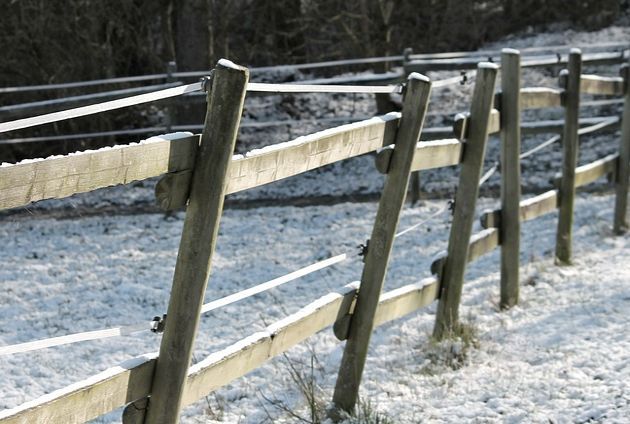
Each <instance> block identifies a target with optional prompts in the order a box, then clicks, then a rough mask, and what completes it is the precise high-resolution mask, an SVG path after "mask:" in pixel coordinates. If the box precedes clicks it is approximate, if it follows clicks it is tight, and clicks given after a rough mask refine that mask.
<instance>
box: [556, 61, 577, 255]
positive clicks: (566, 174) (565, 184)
mask: <svg viewBox="0 0 630 424" xmlns="http://www.w3.org/2000/svg"><path fill="white" fill-rule="evenodd" d="M564 75H566V76H564ZM564 75H562V74H561V80H560V81H561V85H565V86H564V87H562V88H564V96H565V97H564V110H565V112H564V113H565V115H564V116H565V117H564V130H563V132H562V179H561V181H560V198H559V200H558V209H559V213H558V231H557V233H556V263H558V264H560V265H562V264H564V265H568V264H570V263H571V239H572V227H573V204H574V198H575V168H576V167H577V160H578V149H579V138H578V129H579V126H578V118H579V115H580V78H581V76H582V53H581V52H580V50H579V49H571V53H570V54H569V64H568V74H567V73H566V72H565V73H564Z"/></svg>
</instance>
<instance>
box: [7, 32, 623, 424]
mask: <svg viewBox="0 0 630 424" xmlns="http://www.w3.org/2000/svg"><path fill="white" fill-rule="evenodd" d="M628 36H630V28H627V27H612V28H608V29H605V30H602V31H598V32H589V33H577V32H571V31H564V32H562V33H558V34H555V33H550V34H542V35H538V36H537V37H536V38H533V37H528V36H522V35H521V36H520V38H512V39H509V40H507V41H506V40H504V41H502V42H501V43H499V44H500V46H501V47H503V46H505V45H511V46H512V47H515V48H518V47H524V46H531V45H551V44H558V43H565V42H566V43H569V44H571V43H581V42H585V41H588V42H599V41H613V40H627V37H628ZM589 71H591V72H593V73H597V74H600V75H604V74H611V73H612V72H613V69H612V68H611V67H601V68H593V69H589ZM455 74H456V73H448V72H441V73H429V76H430V77H431V79H432V80H438V79H443V78H448V77H451V76H454V75H455ZM614 75H616V69H615V70H614ZM523 76H524V78H525V83H524V84H523V86H534V85H541V86H548V87H555V86H556V78H557V75H555V74H553V73H552V72H549V71H548V70H535V71H533V70H525V71H524V72H523ZM472 87H473V86H472V85H470V84H469V85H465V86H456V87H446V88H445V89H444V90H440V91H439V92H438V93H437V94H434V98H433V100H432V102H431V106H432V110H431V111H432V112H436V111H437V112H440V113H442V112H444V111H455V110H460V111H465V110H467V108H468V104H467V103H468V101H469V96H470V93H471V92H472ZM352 98H353V99H354V100H349V97H348V96H330V95H321V94H307V95H299V96H298V95H295V96H287V97H282V96H270V97H255V98H251V99H249V103H248V104H247V110H246V111H245V114H246V115H247V116H248V117H249V118H255V119H259V120H265V119H268V118H270V117H273V118H274V119H300V120H305V121H304V124H303V125H302V126H301V127H299V128H296V129H293V130H290V131H289V134H287V131H286V129H284V128H276V129H272V130H269V132H267V133H264V134H263V135H261V133H260V132H249V131H243V132H242V133H241V138H240V143H241V145H240V146H239V149H240V150H239V151H240V152H247V151H250V154H255V153H254V152H252V151H254V150H255V149H257V148H260V147H263V146H267V145H270V144H273V143H275V142H278V141H284V140H286V139H290V140H291V139H294V138H295V136H299V135H301V134H307V133H311V132H314V131H317V130H322V129H323V128H322V127H321V125H319V124H317V123H314V122H311V121H308V119H312V118H321V117H327V116H339V115H341V116H350V115H353V114H354V115H360V114H370V113H373V112H374V109H373V108H374V106H373V98H372V97H371V96H368V95H356V96H353V97H352ZM604 112H605V113H609V114H610V113H613V114H614V113H617V112H618V109H614V108H607V109H604ZM589 113H590V114H591V115H592V114H593V111H592V110H590V111H589ZM524 115H525V117H527V118H528V120H540V119H554V118H556V119H557V118H559V117H560V116H561V114H560V111H545V112H544V114H543V112H540V111H532V112H528V113H527V114H524ZM428 121H429V123H430V124H431V125H441V124H444V125H446V124H448V123H449V122H446V121H444V119H443V118H441V117H439V116H430V117H428ZM296 131H298V132H299V133H297V134H296V133H295V132H296ZM179 136H182V135H178V136H177V137H179ZM618 137H619V132H613V133H608V134H604V135H592V136H588V137H583V138H581V146H580V163H586V162H591V161H592V160H593V159H595V158H599V157H603V156H605V155H607V154H610V153H612V152H613V151H615V150H616V149H617V146H618V141H617V140H618ZM544 138H545V137H544V136H535V137H528V138H526V139H524V140H523V150H527V149H529V148H530V147H532V146H533V145H535V144H538V143H539V142H540V141H541V140H542V139H544ZM298 140H300V138H298V139H296V140H294V141H293V142H289V143H300V142H304V139H302V140H301V141H298ZM152 141H154V140H152V139H149V140H146V141H145V142H152ZM271 149H273V147H271ZM266 151H267V150H263V151H262V152H263V153H264V152H266ZM498 154H499V147H498V143H497V142H496V139H493V140H491V142H490V145H489V148H488V155H487V157H488V158H487V164H486V165H488V164H491V163H492V162H494V161H495V160H496V158H497V157H498ZM560 157H561V152H560V149H559V144H558V143H557V144H556V145H554V146H553V147H552V148H550V149H549V150H547V151H546V152H545V154H543V155H538V156H535V157H531V158H527V159H526V160H524V161H523V165H524V167H523V168H524V170H523V175H524V178H525V180H524V189H525V190H526V191H528V192H530V193H540V192H542V191H544V190H546V189H548V188H550V183H549V181H550V180H551V178H553V175H554V174H555V172H556V170H558V169H559V166H558V164H559V163H560ZM2 166H6V165H5V164H3V165H2ZM382 181H383V180H382V176H380V175H379V174H378V172H376V171H375V169H374V165H373V158H372V157H370V156H363V157H359V158H356V159H353V160H349V161H345V162H343V163H340V164H335V165H332V166H328V167H326V168H325V169H321V170H318V171H314V172H310V173H307V174H305V175H302V176H300V177H296V178H291V179H288V180H286V181H282V182H278V183H275V184H273V185H268V186H264V187H261V188H259V189H256V190H252V191H250V192H248V193H243V194H240V195H239V196H233V197H232V199H234V200H251V199H271V200H273V201H277V202H278V203H279V204H280V201H281V200H286V199H290V198H296V197H297V198H299V197H301V196H303V195H305V194H308V195H309V196H326V195H334V196H343V195H357V194H358V195H366V196H369V195H375V194H377V193H379V192H380V190H381V188H382ZM456 181H457V173H456V171H454V170H453V169H452V168H451V169H441V170H435V171H430V172H429V171H427V172H423V173H422V182H423V188H424V189H425V190H426V191H428V192H430V193H436V194H439V195H440V196H442V197H444V198H446V197H448V196H447V195H448V194H451V193H452V192H453V188H454V184H455V183H456ZM498 181H499V178H498V174H497V175H495V176H494V177H493V178H491V179H490V181H489V183H488V184H489V187H490V188H489V190H490V191H491V190H495V191H496V189H497V187H498ZM153 185H154V182H138V183H134V184H130V185H128V186H125V187H117V188H113V189H106V190H100V191H97V192H94V193H89V194H86V195H81V196H75V197H73V198H71V199H68V200H55V201H46V202H41V203H39V204H37V205H34V206H33V207H31V208H29V209H28V210H27V211H28V213H22V214H15V215H11V216H4V219H3V220H1V221H0V240H1V241H2V243H3V249H2V250H0V261H1V262H2V263H3V264H4V266H3V267H2V268H0V281H2V290H1V291H0V345H9V344H14V343H21V342H25V341H30V340H35V339H41V338H45V337H54V336H58V335H62V334H68V333H72V332H79V331H89V330H96V329H101V328H108V327H112V326H117V325H126V324H131V323H137V322H145V321H148V320H150V319H151V318H152V317H153V316H156V315H158V316H160V315H161V314H162V313H164V311H166V307H167V304H168V297H169V291H170V285H171V279H172V275H173V269H174V265H175V260H176V255H177V248H178V244H179V240H180V237H181V230H182V225H183V213H176V214H174V215H172V216H169V217H163V216H161V215H158V214H142V213H139V214H133V215H107V214H100V215H95V216H89V215H88V216H82V217H81V216H80V217H78V218H76V219H74V220H67V219H55V218H54V216H53V215H51V214H50V213H49V211H51V210H57V209H58V208H62V212H63V209H64V208H67V209H71V210H72V209H75V210H76V211H77V214H79V215H80V214H82V213H84V211H85V210H91V209H89V208H93V209H94V210H99V207H101V206H103V205H104V206H106V207H114V208H116V207H120V206H129V205H131V206H133V207H137V206H138V205H142V204H144V203H146V204H148V203H150V202H152V201H153V194H152V190H153ZM603 185H604V183H602V182H600V183H597V184H595V185H594V186H595V187H596V188H600V189H601V187H602V186H603ZM497 203H498V202H497V201H496V200H493V199H488V198H486V199H481V200H480V205H479V207H478V210H484V208H494V207H496V206H497ZM613 203H614V198H613V196H612V195H611V194H604V195H594V194H588V193H584V192H581V193H579V194H578V198H577V200H576V215H575V220H574V228H575V233H574V240H573V241H574V256H575V261H574V264H573V266H570V267H556V266H555V265H553V258H552V257H553V248H554V243H555V228H556V220H557V214H555V213H554V214H550V215H547V216H545V217H541V218H538V219H536V220H534V221H531V222H527V223H525V224H524V225H523V231H522V249H521V260H522V261H521V262H522V268H521V273H522V275H521V281H522V287H521V301H520V304H519V306H518V307H515V308H513V309H511V310H509V311H504V312H499V311H498V304H499V292H498V290H499V281H500V276H499V263H498V257H499V254H498V251H495V252H493V253H491V254H488V255H486V256H484V257H482V258H481V259H479V260H478V261H476V262H474V263H473V264H471V266H470V267H469V269H468V272H467V275H466V281H467V283H466V286H465V287H464V293H463V298H462V309H461V316H462V318H463V321H464V322H467V323H468V324H469V325H470V326H472V327H473V328H475V329H476V333H477V343H476V344H475V345H474V346H471V347H466V346H465V345H464V344H463V343H462V342H458V341H455V342H452V343H446V344H436V343H434V342H432V341H431V340H430V337H429V336H430V334H431V330H432V325H433V322H434V317H435V309H436V307H435V304H433V305H432V306H430V307H427V308H424V309H422V310H420V311H418V312H417V313H414V314H411V315H410V316H408V317H407V318H404V319H400V320H396V321H393V322H391V323H388V324H385V325H383V326H381V327H380V328H379V329H377V330H376V331H375V332H374V335H373V336H372V340H371V345H370V351H369V355H368V362H367V364H366V368H365V374H364V379H363V384H362V389H361V390H362V392H361V396H362V397H363V398H364V399H367V400H369V401H370V402H371V403H372V405H374V406H375V407H376V408H377V409H378V410H380V411H385V412H386V413H387V414H388V415H389V416H390V417H392V419H394V420H395V422H401V423H412V422H424V421H427V422H447V423H458V422H470V421H474V420H475V421H479V422H553V423H564V422H589V421H590V422H593V421H600V422H603V421H605V422H613V423H615V422H618V423H621V422H627V417H628V416H630V395H629V393H630V387H629V386H630V334H629V333H628V331H627V316H628V312H629V311H630V286H629V285H628V282H629V281H630V266H628V265H627V264H628V257H629V255H630V237H629V236H628V235H626V236H622V237H615V236H613V235H612V233H611V230H610V226H611V222H612V209H613ZM444 204H445V200H426V201H425V202H423V203H422V204H421V205H419V206H416V207H406V208H405V209H404V211H403V214H402V217H401V222H400V226H399V230H403V229H405V228H408V227H410V226H411V225H413V224H415V223H417V222H420V221H422V220H425V219H426V218H427V217H428V216H431V215H432V214H433V213H435V211H438V210H440V209H441V208H442V207H443V206H444ZM376 207H377V205H376V203H374V202H366V203H338V204H335V205H328V206H308V207H299V208H298V207H291V206H284V207H280V206H273V207H266V208H252V209H242V210H239V209H227V210H226V211H225V214H224V217H223V218H222V225H221V228H220V234H219V239H218V243H217V252H216V256H215V258H214V260H213V269H212V274H211V277H210V282H209V285H208V291H207V293H206V300H212V299H217V298H222V297H224V296H226V295H229V294H231V293H234V292H236V291H239V290H242V289H245V288H248V287H252V286H255V285H256V284H259V283H261V282H264V281H268V280H271V279H273V278H275V277H278V276H281V275H284V274H286V273H289V272H291V271H293V270H295V269H298V268H300V267H302V266H304V265H307V264H310V263H313V262H315V261H318V260H322V259H325V258H328V257H331V256H333V255H335V254H339V253H341V252H350V253H352V255H353V256H352V259H351V260H347V261H344V262H342V263H340V264H338V265H335V266H334V267H331V268H327V269H325V270H322V271H318V272H317V273H314V274H311V275H308V276H306V277H304V278H302V279H300V280H298V281H295V282H293V283H290V284H287V285H284V286H282V287H280V288H276V289H274V290H272V291H270V292H268V293H263V294H260V295H257V296H254V297H252V298H250V299H246V300H243V301H242V302H239V303H236V304H233V305H228V306H226V307H225V308H222V309H220V310H216V311H213V312H212V314H209V315H207V316H204V317H203V318H202V320H201V323H200V328H199V335H198V338H197V342H196V345H195V352H194V360H193V362H194V363H195V365H193V368H192V369H193V370H198V369H199V368H200V367H202V366H203V364H207V363H210V362H211V361H215V360H220V359H221V358H224V357H225V355H229V354H230V353H233V352H234V351H235V349H237V348H238V347H239V346H240V347H242V346H246V345H248V343H253V342H256V341H257V340H260V339H261V338H265V337H269V334H270V333H269V331H270V330H269V329H270V328H271V329H273V328H275V327H277V326H278V325H279V324H277V322H278V321H281V320H282V319H285V318H286V317H287V316H288V315H290V314H292V313H295V312H297V311H300V310H301V309H302V308H303V307H304V306H305V305H308V304H310V303H311V302H313V300H314V299H318V298H322V297H324V296H328V297H326V298H325V299H333V297H334V296H339V294H338V293H340V292H343V290H344V289H343V286H344V285H345V284H346V283H348V282H350V281H356V280H357V279H359V278H360V275H361V271H362V265H363V264H362V263H361V261H360V259H359V258H358V257H357V256H356V252H357V249H356V246H357V245H358V244H359V243H363V242H364V241H365V240H366V239H367V238H368V237H369V235H370V233H371V229H372V225H373V221H374V218H375V214H376ZM62 215H63V214H62ZM449 228H450V216H449V215H448V214H442V215H440V216H438V217H436V218H435V219H432V220H431V221H430V222H429V223H428V224H427V225H424V226H422V227H420V228H418V229H417V230H416V231H412V232H409V233H406V234H405V235H404V236H401V237H400V238H398V239H396V243H395V246H394V251H393V255H392V259H391V261H390V268H389V272H388V276H387V280H386V283H385V291H391V290H397V289H398V290H405V289H402V287H404V286H406V285H408V284H417V286H418V287H421V286H423V285H425V284H428V283H430V282H432V281H433V279H432V278H431V277H430V275H429V268H430V264H431V262H432V261H433V259H434V258H435V257H436V256H437V255H438V254H439V253H440V252H442V251H443V250H444V249H445V247H446V242H447V240H448V230H449ZM478 230H479V228H477V229H476V231H478ZM340 288H341V289H340ZM340 290H341V291H340ZM346 290H348V289H346ZM329 293H333V294H329ZM314 306H316V305H314ZM274 323H276V324H274ZM274 326H275V327H274ZM159 341H160V338H159V336H158V335H156V334H153V333H150V332H146V333H145V334H139V335H134V336H131V337H119V338H114V339H108V340H105V341H89V342H85V343H82V344H77V345H71V346H62V347H56V348H51V349H47V350H43V351H38V352H30V353H25V354H21V355H14V356H9V357H0V375H1V376H2V378H1V379H0V410H2V409H7V408H13V407H17V406H18V405H21V404H22V403H24V402H35V399H37V398H38V397H39V396H46V394H50V393H51V392H54V391H55V390H61V391H65V390H69V388H68V387H66V386H70V389H71V388H72V387H79V386H81V385H83V384H85V383H86V381H87V382H90V381H98V379H101V378H106V377H107V375H109V374H110V373H111V372H113V371H112V370H114V371H115V370H120V368H119V367H123V368H125V367H129V366H132V365H133V364H135V363H137V361H143V360H145V359H144V358H142V355H145V354H147V352H155V351H157V350H158V349H159ZM147 355H148V356H147V358H151V357H153V356H152V355H154V354H147ZM312 355H315V356H316V360H315V363H316V366H315V368H314V370H313V374H314V376H315V377H316V378H317V385H318V387H319V388H320V393H321V394H320V396H321V398H322V399H323V400H324V401H328V400H329V399H330V397H331V395H332V390H333V387H334V382H335V379H336V373H337V369H338V366H339V363H340V360H341V355H342V344H340V343H339V342H338V341H337V340H336V338H335V337H334V336H333V334H332V331H330V330H325V331H323V332H322V333H321V334H319V335H317V336H315V337H312V338H310V339H309V340H308V341H307V342H305V343H302V344H300V345H298V346H296V347H295V348H293V349H291V350H290V352H289V353H288V356H287V357H288V358H290V359H291V360H292V361H293V362H292V366H294V367H297V368H298V369H299V370H301V371H302V372H304V373H307V374H308V373H310V372H311V371H310V367H309V363H310V358H311V356H312ZM449 355H452V356H454V357H455V358H456V359H457V360H458V361H460V362H458V366H457V367H453V366H449V365H448V364H445V363H444V362H440V360H436V358H442V357H445V356H446V357H448V356H449ZM138 357H140V359H134V358H138ZM125 361H131V362H125ZM286 361H287V360H286V359H284V358H282V357H280V358H276V359H274V360H271V361H270V362H269V363H267V364H266V365H265V366H263V367H261V368H260V369H258V370H256V371H253V372H252V373H250V374H248V375H247V376H245V377H243V378H240V379H238V380H236V381H234V382H233V383H231V384H229V385H228V386H226V387H223V388H221V389H219V390H217V391H216V393H214V394H212V395H210V396H208V398H207V399H204V400H202V401H201V402H198V403H196V404H195V405H193V406H191V407H189V408H186V410H185V411H184V418H183V421H184V422H187V423H216V422H226V423H236V422H239V423H260V422H264V421H267V422H278V423H283V422H292V419H291V418H289V417H287V416H286V415H283V414H282V411H280V410H279V409H278V408H276V407H274V406H273V405H272V404H270V403H269V402H267V401H266V400H265V398H268V399H272V400H276V401H280V402H283V403H284V404H286V405H288V406H289V407H291V408H293V409H294V410H296V411H303V410H304V408H305V406H304V402H303V400H302V398H301V395H300V393H299V390H298V388H297V387H296V383H295V382H294V381H293V380H292V379H291V374H290V372H289V371H288V368H289V365H287V362H286ZM119 364H120V365H119ZM99 373H100V374H99ZM86 379H87V380H86ZM48 396H50V395H48ZM265 410H266V411H267V412H265ZM120 412H121V411H116V412H114V413H112V414H108V415H107V416H105V417H102V418H101V419H99V420H97V422H103V423H110V422H120ZM0 414H1V412H0ZM269 417H271V418H269Z"/></svg>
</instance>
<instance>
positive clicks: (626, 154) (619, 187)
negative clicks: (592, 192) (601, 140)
mask: <svg viewBox="0 0 630 424" xmlns="http://www.w3.org/2000/svg"><path fill="white" fill-rule="evenodd" d="M620 73H621V76H622V77H623V87H624V93H625V100H624V103H623V121H622V128H621V140H620V143H619V162H618V164H619V165H618V167H617V179H616V183H615V194H616V197H615V222H614V225H613V230H614V232H615V234H623V233H625V232H626V231H628V219H627V218H626V213H627V209H628V184H629V183H628V179H629V178H630V66H629V65H628V64H625V65H624V66H623V67H622V68H621V72H620Z"/></svg>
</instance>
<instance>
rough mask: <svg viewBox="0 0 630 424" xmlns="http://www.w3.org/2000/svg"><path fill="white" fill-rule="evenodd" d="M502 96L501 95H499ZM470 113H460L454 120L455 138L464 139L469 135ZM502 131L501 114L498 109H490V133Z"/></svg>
mask: <svg viewBox="0 0 630 424" xmlns="http://www.w3.org/2000/svg"><path fill="white" fill-rule="evenodd" d="M499 97H500V96H499ZM469 126H470V113H468V112H466V113H458V114H457V115H455V120H454V122H453V133H454V134H455V138H457V139H459V140H464V139H466V138H468V136H469ZM500 131H501V114H500V112H499V111H498V110H497V109H492V110H491V111H490V118H489V121H488V134H496V133H498V132H500Z"/></svg>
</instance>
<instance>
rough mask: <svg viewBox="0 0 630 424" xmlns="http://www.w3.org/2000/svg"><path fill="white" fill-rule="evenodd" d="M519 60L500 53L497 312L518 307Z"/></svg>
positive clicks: (510, 51) (508, 51) (516, 53)
mask: <svg viewBox="0 0 630 424" xmlns="http://www.w3.org/2000/svg"><path fill="white" fill-rule="evenodd" d="M520 100H521V56H520V52H519V51H518V50H513V49H503V50H502V52H501V105H500V111H501V230H500V239H501V302H500V306H501V308H509V307H511V306H514V305H516V304H517V303H518V292H519V255H520V238H521V224H520V219H519V210H520V207H519V203H520V200H521V160H520V157H519V155H520V154H521V107H520Z"/></svg>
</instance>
